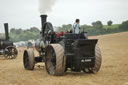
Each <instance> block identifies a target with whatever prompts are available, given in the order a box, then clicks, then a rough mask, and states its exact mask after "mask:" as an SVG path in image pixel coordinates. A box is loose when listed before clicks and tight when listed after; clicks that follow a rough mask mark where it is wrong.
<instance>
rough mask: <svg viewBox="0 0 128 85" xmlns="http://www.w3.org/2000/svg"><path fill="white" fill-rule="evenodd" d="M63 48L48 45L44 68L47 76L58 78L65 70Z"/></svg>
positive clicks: (58, 45) (56, 45) (57, 45)
mask: <svg viewBox="0 0 128 85" xmlns="http://www.w3.org/2000/svg"><path fill="white" fill-rule="evenodd" d="M65 61H66V59H65V56H64V48H63V47H62V46H61V45H60V44H50V45H48V46H47V48H46V58H45V66H46V70H47V72H48V73H49V74H51V75H55V76H60V75H63V73H64V70H65V63H66V62H65Z"/></svg>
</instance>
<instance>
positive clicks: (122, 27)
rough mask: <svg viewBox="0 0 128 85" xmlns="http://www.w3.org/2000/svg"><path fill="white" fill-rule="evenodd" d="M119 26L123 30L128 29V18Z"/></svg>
mask: <svg viewBox="0 0 128 85" xmlns="http://www.w3.org/2000/svg"><path fill="white" fill-rule="evenodd" d="M119 28H120V29H122V30H128V20H127V21H124V22H122V24H121V25H120V26H119Z"/></svg>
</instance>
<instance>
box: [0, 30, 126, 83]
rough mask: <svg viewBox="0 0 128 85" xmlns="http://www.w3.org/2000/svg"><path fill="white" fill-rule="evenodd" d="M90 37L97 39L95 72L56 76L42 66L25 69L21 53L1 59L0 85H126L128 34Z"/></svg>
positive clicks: (21, 51)
mask: <svg viewBox="0 0 128 85" xmlns="http://www.w3.org/2000/svg"><path fill="white" fill-rule="evenodd" d="M91 38H98V39H99V46H100V48H101V51H102V56H103V62H102V67H101V69H100V71H99V72H98V73H97V74H86V73H66V74H65V75H64V76H60V77H55V76H50V75H48V74H47V72H46V71H45V69H44V68H37V67H36V68H35V70H33V71H27V70H24V67H23V61H22V58H23V57H22V55H23V49H21V48H20V49H19V56H18V57H17V58H16V59H15V60H6V59H4V58H2V57H1V58H0V85H125V84H127V82H128V33H127V32H124V33H117V34H110V35H103V36H97V37H91Z"/></svg>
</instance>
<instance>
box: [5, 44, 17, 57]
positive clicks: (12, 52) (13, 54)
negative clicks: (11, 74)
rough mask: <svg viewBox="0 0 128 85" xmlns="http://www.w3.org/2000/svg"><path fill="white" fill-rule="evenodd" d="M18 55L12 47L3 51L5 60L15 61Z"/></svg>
mask: <svg viewBox="0 0 128 85" xmlns="http://www.w3.org/2000/svg"><path fill="white" fill-rule="evenodd" d="M17 55H18V51H17V49H16V47H14V46H8V47H6V48H5V50H4V57H5V58H7V59H15V58H16V57H17Z"/></svg>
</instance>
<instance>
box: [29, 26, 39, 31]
mask: <svg viewBox="0 0 128 85" xmlns="http://www.w3.org/2000/svg"><path fill="white" fill-rule="evenodd" d="M30 31H31V32H40V30H39V29H38V28H37V27H31V28H30Z"/></svg>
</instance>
